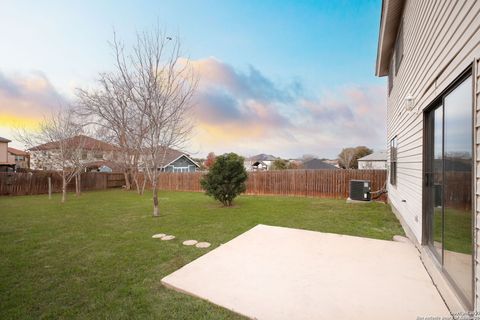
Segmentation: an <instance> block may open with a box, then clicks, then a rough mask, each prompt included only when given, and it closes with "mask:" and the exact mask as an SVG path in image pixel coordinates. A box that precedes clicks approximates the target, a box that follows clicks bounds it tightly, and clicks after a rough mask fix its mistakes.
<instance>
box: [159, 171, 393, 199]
mask: <svg viewBox="0 0 480 320" xmlns="http://www.w3.org/2000/svg"><path fill="white" fill-rule="evenodd" d="M203 174H204V173H202V172H192V173H186V172H185V173H177V172H176V173H162V174H161V175H160V178H159V182H158V185H159V189H160V190H177V191H197V192H200V191H202V187H201V186H200V179H201V177H202V175H203ZM386 179H387V171H386V170H280V171H260V172H250V173H249V174H248V180H247V191H246V194H250V195H285V196H311V197H323V198H340V199H345V198H348V196H349V191H350V180H370V182H371V184H372V191H376V190H380V189H382V188H384V187H385V181H386ZM380 199H381V200H385V199H386V196H382V197H381V198H380Z"/></svg>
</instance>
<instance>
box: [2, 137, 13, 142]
mask: <svg viewBox="0 0 480 320" xmlns="http://www.w3.org/2000/svg"><path fill="white" fill-rule="evenodd" d="M0 142H6V143H9V142H12V140H8V139H6V138H2V137H0Z"/></svg>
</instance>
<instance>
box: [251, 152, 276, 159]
mask: <svg viewBox="0 0 480 320" xmlns="http://www.w3.org/2000/svg"><path fill="white" fill-rule="evenodd" d="M277 159H278V158H277V157H275V156H272V155H271V154H265V153H261V154H257V155H256V156H251V157H250V158H248V160H251V161H275V160H277Z"/></svg>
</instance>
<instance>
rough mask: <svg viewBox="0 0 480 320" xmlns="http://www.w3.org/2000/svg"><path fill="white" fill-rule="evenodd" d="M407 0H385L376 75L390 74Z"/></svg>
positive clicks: (381, 19) (383, 2)
mask: <svg viewBox="0 0 480 320" xmlns="http://www.w3.org/2000/svg"><path fill="white" fill-rule="evenodd" d="M404 5H405V0H383V1H382V14H381V18H380V31H379V34H378V46H377V61H376V65H375V75H376V76H377V77H383V76H386V75H387V74H388V67H389V62H390V58H391V57H392V54H393V47H394V45H395V40H396V36H397V31H398V27H399V25H400V21H401V20H402V19H401V18H402V13H403V7H404Z"/></svg>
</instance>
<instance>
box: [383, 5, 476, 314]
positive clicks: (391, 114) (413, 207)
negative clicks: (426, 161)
mask: <svg viewBox="0 0 480 320" xmlns="http://www.w3.org/2000/svg"><path fill="white" fill-rule="evenodd" d="M479 28H480V1H474V0H465V1H420V0H411V1H407V3H406V4H405V8H404V20H403V33H404V57H403V60H402V64H401V66H400V69H399V71H398V73H397V75H396V76H395V77H394V79H393V89H392V91H391V93H390V96H389V98H388V111H387V125H388V140H387V145H388V142H389V141H390V140H391V139H392V138H393V137H394V136H397V141H398V164H397V170H398V173H397V185H396V186H391V185H388V189H389V199H390V201H391V204H392V205H393V206H394V207H395V208H396V209H397V210H398V211H399V212H400V214H401V215H402V217H403V218H404V220H405V222H406V223H407V224H408V226H409V227H410V229H411V230H412V231H413V233H414V235H415V236H416V238H417V240H418V242H421V241H422V239H421V237H422V153H423V149H422V145H423V114H422V110H423V109H424V108H426V107H427V106H428V105H429V104H430V103H431V102H432V101H433V100H434V99H435V98H436V97H437V96H438V95H439V94H440V93H441V92H442V91H443V90H444V89H445V88H446V87H447V86H448V85H450V84H451V83H452V82H453V81H454V79H455V78H456V77H458V76H459V75H460V74H461V73H462V71H464V70H465V69H466V68H468V67H469V66H471V65H472V64H473V62H474V61H475V58H479V57H480V30H479ZM475 79H476V81H477V82H478V78H475ZM476 90H477V91H478V89H476ZM408 94H411V95H412V96H413V97H414V98H415V107H416V108H419V112H417V113H416V112H407V111H406V110H405V100H404V99H405V97H406V96H407V95H408ZM477 100H478V93H477ZM477 105H478V104H477ZM475 118H476V123H475V128H476V134H475V143H476V144H477V150H480V145H479V144H478V143H479V142H480V130H479V125H480V111H478V112H477V116H476V117H475ZM389 152H390V150H389ZM477 152H478V151H477ZM476 160H477V168H480V162H478V160H479V159H478V157H476ZM478 172H479V171H478V170H476V176H477V183H476V186H478V187H480V177H479V175H478ZM475 194H476V199H477V201H476V203H478V204H480V194H479V188H476V190H475ZM402 200H405V202H402ZM478 207H479V206H478V205H476V208H478ZM475 210H476V209H475ZM475 220H476V226H478V225H480V223H479V222H480V214H479V213H478V212H477V218H476V219H475ZM475 230H476V231H477V232H476V239H478V228H476V229H475ZM475 241H476V243H477V246H476V249H477V250H476V253H475V256H476V259H477V263H476V266H475V267H476V269H475V270H476V281H477V282H476V283H477V285H476V293H477V298H476V309H477V308H478V307H477V306H478V303H479V301H478V300H479V298H478V293H479V291H480V285H479V282H478V278H479V272H478V261H479V260H478V241H477V240H475Z"/></svg>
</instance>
